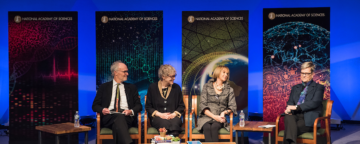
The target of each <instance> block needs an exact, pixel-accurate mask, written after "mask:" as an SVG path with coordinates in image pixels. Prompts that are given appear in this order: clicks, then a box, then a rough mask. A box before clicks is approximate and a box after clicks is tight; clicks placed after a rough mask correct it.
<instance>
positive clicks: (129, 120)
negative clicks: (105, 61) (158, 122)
mask: <svg viewBox="0 0 360 144" xmlns="http://www.w3.org/2000/svg"><path fill="white" fill-rule="evenodd" d="M110 70H111V74H112V76H114V79H113V80H112V81H110V82H107V83H104V84H102V85H100V87H99V89H98V91H97V93H96V97H95V99H94V102H93V105H92V109H93V111H94V112H97V113H100V114H101V125H102V127H108V128H110V129H112V131H113V137H114V141H115V144H130V143H132V139H131V137H130V134H129V132H128V128H130V127H132V126H136V123H137V118H136V116H135V114H137V113H138V112H140V111H141V110H142V106H141V102H140V98H139V93H138V90H137V88H136V86H135V85H133V84H129V83H125V82H124V81H126V80H127V76H128V75H129V73H128V68H127V66H126V65H125V64H124V63H123V62H121V61H115V62H114V63H113V64H112V65H111V67H110Z"/></svg>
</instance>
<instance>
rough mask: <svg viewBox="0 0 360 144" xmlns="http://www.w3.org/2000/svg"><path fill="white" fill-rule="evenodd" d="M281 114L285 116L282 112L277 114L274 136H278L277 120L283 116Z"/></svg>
mask: <svg viewBox="0 0 360 144" xmlns="http://www.w3.org/2000/svg"><path fill="white" fill-rule="evenodd" d="M283 116H285V114H284V113H282V114H279V115H278V117H277V118H276V122H275V124H276V127H275V137H278V134H279V121H280V118H281V117H283Z"/></svg>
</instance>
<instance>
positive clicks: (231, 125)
mask: <svg viewBox="0 0 360 144" xmlns="http://www.w3.org/2000/svg"><path fill="white" fill-rule="evenodd" d="M233 118H234V113H233V112H231V113H230V135H231V138H230V142H232V135H233V127H234V126H233Z"/></svg>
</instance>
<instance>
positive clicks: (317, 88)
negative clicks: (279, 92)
mask: <svg viewBox="0 0 360 144" xmlns="http://www.w3.org/2000/svg"><path fill="white" fill-rule="evenodd" d="M324 89H325V87H324V86H323V85H321V84H318V83H316V82H314V81H313V82H311V84H310V85H309V86H308V90H307V93H306V96H305V102H304V103H302V104H300V105H298V106H299V107H300V108H301V110H302V112H303V113H304V120H305V125H306V126H314V121H315V119H316V118H318V117H319V116H320V115H321V113H322V108H323V106H322V101H323V95H324ZM302 91H303V87H302V84H298V85H295V86H293V87H292V88H291V93H290V97H289V100H288V102H287V105H296V104H297V102H298V101H299V99H300V94H301V92H302Z"/></svg>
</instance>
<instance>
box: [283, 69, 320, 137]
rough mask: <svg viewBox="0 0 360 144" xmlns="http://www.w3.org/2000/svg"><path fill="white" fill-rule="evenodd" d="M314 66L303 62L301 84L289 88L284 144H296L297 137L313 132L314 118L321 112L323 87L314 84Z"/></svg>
mask: <svg viewBox="0 0 360 144" xmlns="http://www.w3.org/2000/svg"><path fill="white" fill-rule="evenodd" d="M314 71H315V65H314V64H313V63H312V62H305V63H303V64H302V65H301V75H300V77H301V81H302V84H298V85H295V86H293V87H292V88H291V93H290V97H289V100H288V102H287V107H286V110H285V114H286V115H285V119H284V120H285V133H284V143H285V144H287V143H289V144H293V143H296V139H297V137H298V135H301V134H303V133H306V132H311V131H313V125H314V121H315V119H316V118H318V117H319V116H320V115H321V112H322V100H323V95H324V86H323V85H320V84H318V83H316V82H314V81H313V80H312V79H313V76H314Z"/></svg>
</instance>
